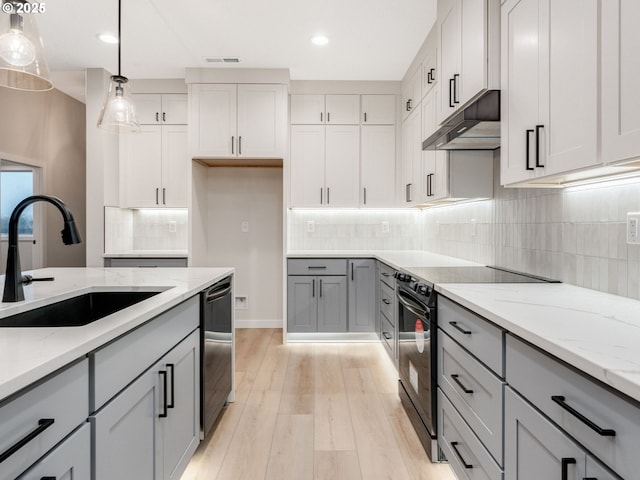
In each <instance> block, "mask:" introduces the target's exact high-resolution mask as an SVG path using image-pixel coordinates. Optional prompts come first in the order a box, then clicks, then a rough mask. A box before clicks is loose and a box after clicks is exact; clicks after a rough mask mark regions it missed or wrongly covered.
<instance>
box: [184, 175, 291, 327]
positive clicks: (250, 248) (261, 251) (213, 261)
mask: <svg viewBox="0 0 640 480" xmlns="http://www.w3.org/2000/svg"><path fill="white" fill-rule="evenodd" d="M204 173H206V175H207V184H206V199H207V200H206V207H205V208H204V209H202V210H201V211H202V214H203V220H204V222H205V225H206V243H207V244H206V252H207V263H206V264H207V265H211V266H219V267H222V266H232V267H235V269H236V274H235V291H234V293H235V296H236V297H238V296H246V297H247V300H248V309H246V310H239V309H236V312H235V315H236V316H235V321H236V325H237V326H239V327H281V326H282V315H283V313H282V312H283V310H282V295H283V292H282V278H283V277H282V264H283V260H282V259H283V248H282V245H283V242H282V231H283V224H282V191H283V189H282V173H283V172H282V169H281V168H228V167H217V168H208V169H206V171H205V172H204ZM200 207H201V208H202V205H201V206H200ZM205 210H206V212H205ZM204 215H206V216H204ZM194 221H195V219H194ZM242 222H248V227H249V231H248V232H243V231H242V228H241V227H242ZM192 260H193V259H192ZM199 266H201V265H199Z"/></svg>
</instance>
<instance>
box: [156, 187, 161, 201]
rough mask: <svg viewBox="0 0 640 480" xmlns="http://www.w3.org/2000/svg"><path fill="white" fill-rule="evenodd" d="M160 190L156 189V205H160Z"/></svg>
mask: <svg viewBox="0 0 640 480" xmlns="http://www.w3.org/2000/svg"><path fill="white" fill-rule="evenodd" d="M159 195H160V189H159V188H156V205H160V197H159Z"/></svg>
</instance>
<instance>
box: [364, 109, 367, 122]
mask: <svg viewBox="0 0 640 480" xmlns="http://www.w3.org/2000/svg"><path fill="white" fill-rule="evenodd" d="M364 123H367V112H364Z"/></svg>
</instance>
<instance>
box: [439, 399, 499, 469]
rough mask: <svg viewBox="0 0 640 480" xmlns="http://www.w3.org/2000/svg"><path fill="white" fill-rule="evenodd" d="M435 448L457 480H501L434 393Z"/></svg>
mask: <svg viewBox="0 0 640 480" xmlns="http://www.w3.org/2000/svg"><path fill="white" fill-rule="evenodd" d="M438 429H439V431H440V438H439V439H438V445H439V446H440V448H441V449H442V451H443V452H444V454H445V456H446V457H447V459H448V460H449V465H451V468H452V469H453V471H454V472H455V474H456V476H457V477H458V479H459V480H502V478H503V472H502V470H501V469H500V467H499V466H498V464H497V463H496V462H495V461H494V460H493V459H492V458H491V455H489V453H488V452H487V451H486V450H485V448H484V447H483V446H482V443H480V440H478V438H477V437H476V436H475V435H474V434H473V432H472V431H471V429H470V428H469V427H468V425H467V424H466V423H465V421H464V420H463V419H462V417H461V416H460V414H459V413H458V412H457V411H456V409H455V407H454V406H453V405H452V404H451V402H449V400H448V399H447V397H446V395H444V394H443V393H442V390H440V389H438Z"/></svg>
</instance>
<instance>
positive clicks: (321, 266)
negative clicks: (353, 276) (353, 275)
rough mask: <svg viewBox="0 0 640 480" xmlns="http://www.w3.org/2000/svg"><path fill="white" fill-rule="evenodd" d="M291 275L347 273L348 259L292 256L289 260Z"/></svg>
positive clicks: (288, 267) (288, 265)
mask: <svg viewBox="0 0 640 480" xmlns="http://www.w3.org/2000/svg"><path fill="white" fill-rule="evenodd" d="M287 270H288V274H289V275H346V274H347V260H346V259H344V258H290V259H289V260H288V262H287Z"/></svg>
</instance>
